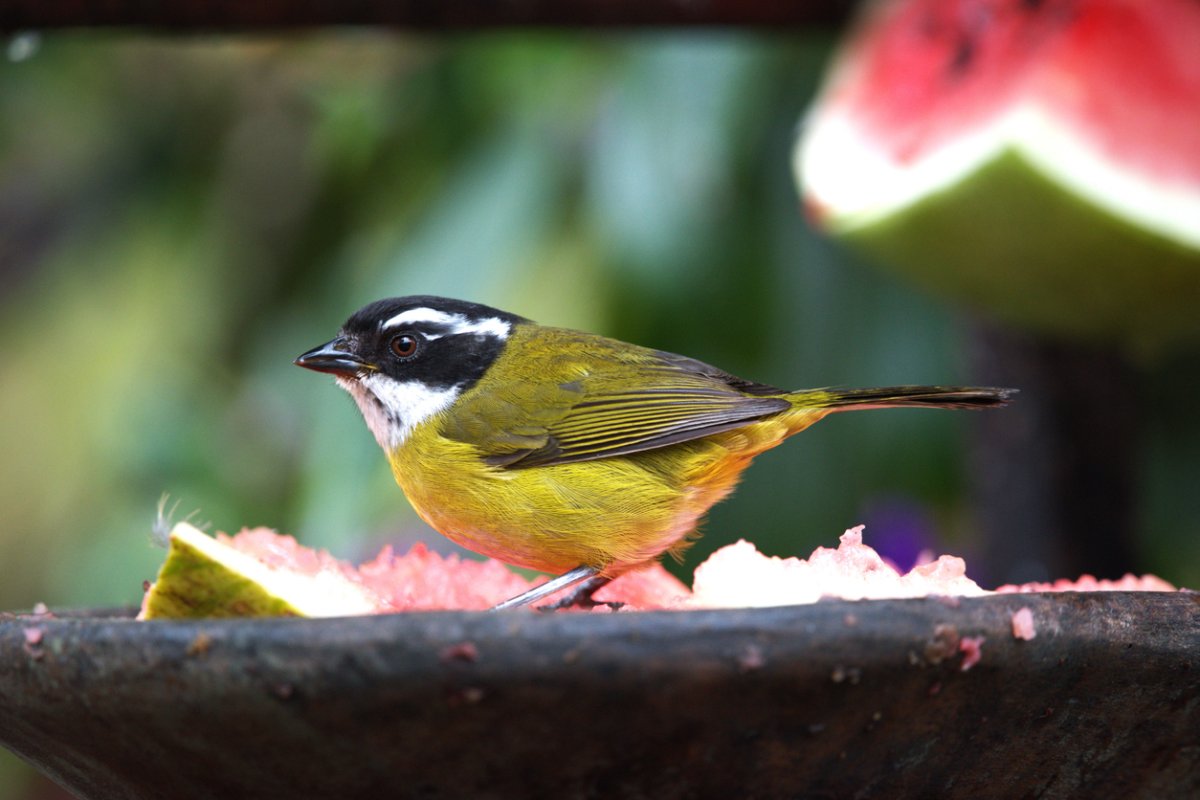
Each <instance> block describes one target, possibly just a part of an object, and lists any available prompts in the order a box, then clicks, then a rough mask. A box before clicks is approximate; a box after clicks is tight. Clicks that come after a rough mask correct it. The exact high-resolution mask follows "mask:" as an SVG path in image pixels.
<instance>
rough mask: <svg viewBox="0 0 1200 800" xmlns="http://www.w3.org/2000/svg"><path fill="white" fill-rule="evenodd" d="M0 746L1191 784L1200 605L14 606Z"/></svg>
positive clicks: (715, 773)
mask: <svg viewBox="0 0 1200 800" xmlns="http://www.w3.org/2000/svg"><path fill="white" fill-rule="evenodd" d="M1022 606H1027V607H1029V608H1030V609H1031V610H1032V612H1033V618H1034V621H1035V624H1036V626H1037V636H1036V638H1035V639H1033V640H1032V641H1022V640H1018V639H1016V638H1014V636H1013V631H1012V614H1013V613H1014V612H1015V611H1016V610H1017V609H1019V608H1021V607H1022ZM976 636H983V637H985V639H986V640H985V641H984V642H983V644H982V652H981V656H982V657H981V659H980V660H979V662H978V663H977V664H975V665H974V666H973V667H971V668H970V669H968V670H966V671H964V669H963V667H964V666H966V663H965V662H964V660H963V654H962V652H960V648H959V640H960V637H976ZM0 743H2V744H4V745H5V746H7V747H9V748H11V749H12V750H14V751H16V752H17V753H19V754H20V755H22V756H23V757H24V758H26V759H27V760H28V761H30V762H31V763H32V764H34V765H35V766H36V767H38V768H39V769H41V770H43V771H44V772H45V773H46V774H48V775H49V776H50V777H52V778H53V779H54V780H56V781H57V782H59V783H61V784H62V785H63V786H65V787H67V788H68V789H70V790H71V791H72V792H74V793H76V794H77V795H78V796H79V797H81V798H85V799H91V798H94V799H95V800H105V799H107V798H172V800H188V799H189V798H213V797H222V798H227V797H255V798H269V797H286V798H299V797H303V798H338V800H348V799H349V798H371V799H372V800H377V799H378V798H380V797H420V798H433V797H444V798H464V797H472V798H506V797H514V798H535V797H554V798H560V799H561V798H574V797H604V798H610V797H612V798H620V797H630V798H639V797H646V798H656V800H657V799H660V798H693V797H719V798H770V797H800V798H823V797H829V798H841V797H881V798H904V797H939V798H955V797H963V798H966V797H970V798H1013V797H1039V798H1058V797H1063V798H1066V797H1088V798H1122V800H1125V799H1126V798H1137V797H1145V798H1193V797H1198V796H1200V600H1198V597H1197V595H1195V594H1190V593H1170V594H1168V593H1119V592H1113V593H1095V594H1045V595H1004V596H990V597H984V598H975V599H963V600H950V599H944V598H943V599H936V598H930V599H919V600H889V601H862V602H845V601H829V602H821V603H818V604H816V605H808V606H794V607H786V608H773V609H756V610H725V611H695V612H648V613H617V614H599V613H596V614H564V613H560V614H548V615H543V614H537V613H531V612H526V611H514V612H505V613H475V612H446V613H420V614H398V615H394V616H381V617H359V618H352V619H327V620H304V619H267V620H212V621H199V622H136V621H134V620H132V619H131V618H129V616H128V615H127V614H126V615H114V614H104V613H95V614H91V615H88V614H83V615H59V616H53V615H50V616H47V615H40V616H39V615H19V614H18V615H14V614H5V615H0Z"/></svg>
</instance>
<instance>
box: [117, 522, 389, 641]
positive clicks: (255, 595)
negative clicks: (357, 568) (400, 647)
mask: <svg viewBox="0 0 1200 800" xmlns="http://www.w3.org/2000/svg"><path fill="white" fill-rule="evenodd" d="M288 540H290V546H289V541H288ZM251 542H253V540H248V541H247V542H244V543H243V545H247V544H250V543H251ZM255 544H259V547H258V548H255V547H246V546H244V547H242V548H238V547H235V546H233V545H232V544H230V543H229V541H228V540H225V541H222V540H218V539H214V538H212V537H210V536H208V535H207V534H205V533H203V532H202V531H199V530H197V529H196V528H194V527H192V526H191V525H189V524H188V523H186V522H180V523H178V524H176V525H175V527H174V528H172V529H171V534H170V539H169V542H168V549H167V558H166V561H164V562H163V565H162V568H161V569H160V570H159V572H158V579H157V580H156V581H155V582H154V583H152V584H150V586H149V587H148V588H147V590H146V593H145V595H144V596H143V598H142V611H141V614H140V615H139V618H140V619H159V618H167V619H181V618H200V617H274V616H299V617H336V616H352V615H356V614H370V613H372V612H374V611H375V610H376V609H377V608H378V607H379V600H378V598H376V597H375V596H374V595H373V594H372V593H371V592H370V591H369V590H367V589H366V588H364V587H363V586H362V585H361V584H360V583H359V582H358V581H357V580H356V579H355V576H354V575H353V572H352V570H349V569H348V568H347V567H345V566H344V565H343V564H341V563H340V562H338V561H336V560H335V559H333V558H332V557H331V556H330V555H329V554H328V553H321V552H317V551H313V550H308V549H306V548H301V547H299V545H297V544H296V541H295V540H294V539H291V537H278V539H277V540H276V539H274V538H273V539H272V540H271V541H270V543H269V546H268V547H267V548H262V547H261V537H260V542H256V543H255ZM256 549H257V552H255V550H256ZM246 550H249V551H250V552H246Z"/></svg>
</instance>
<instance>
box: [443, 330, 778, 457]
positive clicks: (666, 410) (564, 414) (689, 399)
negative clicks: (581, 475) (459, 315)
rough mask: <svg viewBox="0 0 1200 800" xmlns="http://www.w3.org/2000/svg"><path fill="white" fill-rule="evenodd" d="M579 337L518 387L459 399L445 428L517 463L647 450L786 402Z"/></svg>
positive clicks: (754, 387) (707, 369) (689, 366)
mask: <svg viewBox="0 0 1200 800" xmlns="http://www.w3.org/2000/svg"><path fill="white" fill-rule="evenodd" d="M578 336H586V334H579V335H578ZM572 341H574V340H572ZM585 341H586V343H587V344H588V345H589V347H588V348H587V349H586V350H578V349H575V348H572V347H569V346H568V347H565V348H564V349H565V352H563V353H561V354H559V355H558V356H557V357H556V358H554V359H553V360H547V361H546V363H545V364H543V365H542V366H543V369H542V370H540V371H539V372H538V373H536V374H529V373H526V376H525V379H524V380H523V381H521V384H520V385H519V386H518V385H509V386H505V385H503V384H501V385H497V383H499V381H497V382H495V383H492V385H491V386H490V388H489V390H488V391H487V393H486V395H481V396H477V397H475V398H470V399H468V398H465V397H464V400H467V402H466V403H464V404H463V405H464V406H465V407H463V408H460V409H459V412H460V413H459V414H458V415H456V417H457V419H456V422H455V424H453V425H450V426H448V428H447V435H450V436H451V437H452V438H458V439H462V440H464V441H471V442H472V443H475V444H477V445H479V446H480V447H481V449H482V450H483V451H484V457H485V459H486V460H487V461H488V462H489V463H491V464H492V465H494V466H502V467H506V468H522V467H534V466H545V465H551V464H565V463H570V462H575V461H589V460H594V459H601V458H611V457H614V456H622V455H628V454H631V453H639V452H644V451H647V450H654V449H657V448H660V447H667V446H669V445H673V444H678V443H680V442H687V441H691V440H694V439H700V438H703V437H705V436H709V435H712V434H714V433H720V432H722V431H728V430H733V429H736V428H740V427H743V426H745V425H746V424H748V423H750V422H752V421H754V420H757V419H761V418H763V417H767V416H770V415H772V414H777V413H779V412H780V411H783V410H786V409H788V408H790V407H791V403H790V402H789V401H787V400H785V399H783V398H781V397H778V396H776V397H769V396H766V395H767V394H768V393H775V394H779V393H781V392H780V391H779V390H777V389H773V388H772V387H767V386H764V385H762V384H753V383H750V382H748V381H742V380H740V379H738V378H735V377H733V376H731V375H728V374H727V373H724V372H722V371H721V370H718V369H716V368H715V367H711V366H709V365H707V364H704V363H702V362H699V361H695V360H693V359H688V358H684V357H682V356H676V355H674V354H671V353H663V352H659V351H654V350H647V349H644V348H635V347H633V346H631V345H624V344H621V343H616V342H612V340H605V339H602V338H601V337H591V338H589V339H587V340H585ZM564 379H565V380H564ZM750 392H754V394H751V393H750ZM518 398H520V399H519V400H518ZM485 418H487V419H485Z"/></svg>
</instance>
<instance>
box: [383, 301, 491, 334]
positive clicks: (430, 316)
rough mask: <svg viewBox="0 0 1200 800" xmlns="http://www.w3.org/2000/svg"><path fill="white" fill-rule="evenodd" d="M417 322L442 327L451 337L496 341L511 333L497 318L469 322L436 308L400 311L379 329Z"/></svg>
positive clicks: (462, 317)
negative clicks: (490, 338)
mask: <svg viewBox="0 0 1200 800" xmlns="http://www.w3.org/2000/svg"><path fill="white" fill-rule="evenodd" d="M419 322H428V323H431V324H434V325H444V326H446V327H447V328H449V329H450V330H449V332H450V333H451V334H452V335H453V334H463V333H473V334H476V335H477V336H495V337H496V338H497V339H507V338H508V334H509V333H510V332H511V331H512V326H511V325H509V324H508V323H507V322H505V321H504V320H502V319H499V318H497V317H488V318H487V319H481V320H469V319H467V318H466V317H464V316H463V315H462V314H447V313H446V312H445V311H438V310H437V309H436V308H410V309H408V310H407V311H401V312H400V313H399V314H397V315H396V316H394V317H392V318H391V319H389V320H385V321H384V323H383V325H382V326H380V327H382V328H383V329H384V330H387V329H389V328H397V327H400V326H402V325H413V324H415V323H419ZM430 338H433V337H430Z"/></svg>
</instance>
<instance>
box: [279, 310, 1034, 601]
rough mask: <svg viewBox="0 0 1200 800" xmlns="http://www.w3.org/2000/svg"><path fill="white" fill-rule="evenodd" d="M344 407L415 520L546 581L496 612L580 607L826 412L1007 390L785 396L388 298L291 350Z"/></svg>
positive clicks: (676, 540) (588, 342)
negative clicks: (323, 378) (328, 380)
mask: <svg viewBox="0 0 1200 800" xmlns="http://www.w3.org/2000/svg"><path fill="white" fill-rule="evenodd" d="M294 363H295V364H296V365H298V366H301V367H304V368H307V369H310V370H315V371H317V372H322V373H328V374H331V375H333V376H334V378H335V379H336V382H337V383H338V384H339V385H340V386H341V387H342V388H343V389H345V390H346V391H347V392H349V394H350V396H351V397H353V399H354V401H355V403H356V404H357V406H358V408H359V410H360V411H361V413H362V416H363V419H364V420H365V422H366V424H367V427H368V428H369V429H370V431H371V433H372V434H373V435H374V437H375V440H376V441H377V442H378V443H379V446H380V447H381V448H382V449H383V451H384V453H385V454H386V456H387V460H388V462H389V464H390V466H391V470H392V473H393V475H394V477H395V479H396V482H397V483H398V484H399V485H400V488H401V489H402V490H403V491H404V494H405V495H406V496H407V497H408V500H409V502H410V503H411V505H412V506H413V508H414V509H415V510H416V512H417V514H418V515H419V516H420V517H421V518H422V519H424V520H425V521H426V522H427V523H428V524H429V525H430V526H432V527H433V528H434V529H435V530H436V531H438V532H439V533H441V534H442V535H444V536H445V537H447V538H448V539H450V540H452V541H454V542H456V543H457V544H459V545H461V546H463V547H465V548H467V549H469V550H473V551H475V552H477V553H480V554H483V555H485V556H489V557H493V558H496V559H499V560H501V561H504V562H506V563H508V564H511V565H515V566H519V567H526V568H529V569H533V570H538V571H541V572H546V573H550V574H552V575H554V576H555V577H553V578H552V579H550V580H549V581H547V582H546V583H543V584H541V585H539V586H536V587H534V588H533V589H531V590H529V591H527V592H524V593H522V594H520V595H517V596H516V597H513V598H510V599H508V600H506V601H504V602H502V603H500V604H498V605H496V606H495V607H494V608H495V609H497V610H499V609H507V608H514V607H519V606H526V605H533V604H535V603H538V602H540V601H542V600H544V599H546V598H548V597H549V596H550V595H552V594H554V593H556V592H559V591H561V590H564V589H567V588H572V591H571V592H569V593H567V594H566V596H565V597H564V599H562V600H560V601H558V602H557V603H553V604H550V605H545V606H540V607H541V608H544V609H553V608H562V607H567V606H572V605H573V606H579V607H584V608H588V607H591V606H594V605H596V604H597V603H596V601H595V600H593V598H592V595H593V593H594V592H595V591H596V590H598V589H599V588H601V587H602V586H604V585H605V584H607V583H608V582H609V581H611V580H612V579H614V578H616V577H617V576H619V575H621V574H623V573H625V572H628V571H630V570H634V569H637V568H640V567H643V566H647V565H649V564H651V563H653V562H655V561H657V560H658V559H659V558H660V557H661V556H662V555H663V554H665V553H671V554H674V555H678V554H679V553H681V552H682V551H683V550H684V549H685V548H686V547H687V545H688V544H689V543H690V542H691V541H692V540H693V538H694V537H695V535H696V534H695V532H696V529H697V526H698V524H699V523H700V522H701V520H702V518H703V517H704V515H705V514H706V512H707V511H708V510H709V508H711V507H712V506H713V505H714V504H715V503H717V502H719V501H721V500H722V499H724V498H725V497H726V496H727V495H729V493H730V492H731V491H733V489H734V487H735V485H736V484H737V482H738V479H739V477H740V476H741V474H742V472H743V470H745V469H746V467H748V466H749V465H750V463H751V461H752V460H753V459H754V457H755V456H757V455H758V454H759V453H762V452H763V451H765V450H769V449H771V448H773V447H775V446H776V445H779V444H781V443H782V442H783V441H784V440H785V439H787V438H788V437H790V436H792V435H794V434H797V433H799V432H800V431H803V430H804V429H806V428H808V427H809V426H810V425H812V424H813V423H815V422H817V421H818V420H820V419H822V418H823V417H825V416H827V415H829V414H832V413H836V412H841V411H854V410H859V409H871V408H890V407H898V406H916V407H931V408H964V409H982V408H989V407H994V406H1002V405H1005V404H1006V403H1007V402H1008V401H1009V399H1010V398H1011V396H1012V394H1013V392H1014V390H1011V389H1003V388H993V387H957V386H894V387H885V388H867V389H834V388H822V389H802V390H799V391H786V390H783V389H779V388H777V387H775V386H770V385H767V384H763V383H758V382H756V381H751V380H745V379H743V378H739V377H736V376H735V375H732V374H730V373H728V372H726V371H724V370H722V369H719V368H717V367H714V366H711V365H709V364H707V363H705V362H703V361H698V360H696V359H693V358H689V357H687V356H682V355H677V354H675V353H670V352H666V351H663V350H656V349H652V348H649V347H643V346H640V345H636V344H630V343H627V342H623V341H619V340H617V339H612V338H608V337H605V336H601V335H598V334H594V333H587V332H583V331H577V330H571V329H567V328H559V327H551V326H548V325H540V324H538V323H536V322H533V321H532V320H529V319H526V318H524V317H521V316H518V315H516V314H512V313H509V312H506V311H501V310H499V309H496V308H492V307H489V306H487V305H483V304H480V303H473V302H468V301H464V300H455V299H450V298H445V297H437V296H432V295H410V296H404V297H392V298H387V299H383V300H378V301H376V302H373V303H370V304H368V305H366V306H364V307H363V308H361V309H359V310H358V311H356V312H355V313H354V314H352V315H351V316H350V318H349V319H348V320H347V321H346V323H345V324H344V325H343V326H342V327H341V329H340V331H338V334H337V336H336V337H334V338H333V339H331V340H330V341H328V342H326V343H325V344H322V345H320V346H318V347H315V348H313V349H311V350H308V351H307V352H305V353H304V354H302V355H300V356H299V357H297V358H296V359H295V361H294Z"/></svg>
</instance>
